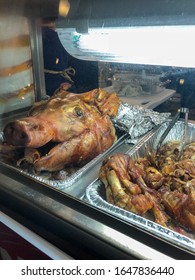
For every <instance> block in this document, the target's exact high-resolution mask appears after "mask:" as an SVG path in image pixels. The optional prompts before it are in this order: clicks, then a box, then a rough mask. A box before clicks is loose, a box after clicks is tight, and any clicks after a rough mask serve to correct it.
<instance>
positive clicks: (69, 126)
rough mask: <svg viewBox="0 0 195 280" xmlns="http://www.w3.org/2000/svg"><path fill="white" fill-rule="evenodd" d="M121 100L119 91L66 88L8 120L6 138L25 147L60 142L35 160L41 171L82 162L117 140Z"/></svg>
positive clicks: (8, 141)
mask: <svg viewBox="0 0 195 280" xmlns="http://www.w3.org/2000/svg"><path fill="white" fill-rule="evenodd" d="M120 103H121V101H120V99H119V98H118V97H117V95H116V94H115V93H107V92H106V91H104V90H102V89H94V90H92V91H90V92H86V93H83V94H74V93H70V92H67V91H66V90H64V89H63V88H62V89H60V90H59V92H58V93H56V94H55V95H54V96H53V97H51V98H50V99H49V100H44V101H41V102H37V103H35V105H34V106H33V107H32V109H31V110H30V112H29V116H28V117H25V118H21V119H18V120H15V121H13V122H10V123H8V124H7V125H6V126H5V128H4V131H3V133H4V140H5V142H6V143H7V144H9V145H13V146H18V147H24V148H27V147H28V148H41V147H43V146H44V145H46V144H47V143H49V142H53V143H56V145H55V146H54V147H52V149H51V150H50V151H49V152H47V153H46V154H43V155H42V157H40V159H38V160H36V161H35V162H34V166H35V169H36V170H37V171H42V170H47V171H57V170H61V169H62V168H63V167H64V166H65V165H68V164H78V163H79V164H82V162H86V161H87V160H89V159H91V158H93V157H94V156H96V155H98V154H100V153H101V152H103V151H105V150H106V149H107V148H109V147H110V146H111V145H112V144H113V143H114V142H115V141H116V134H115V128H114V126H113V123H112V121H111V117H115V116H116V114H117V112H118V108H119V106H120Z"/></svg>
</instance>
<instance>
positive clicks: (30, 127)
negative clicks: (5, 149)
mask: <svg viewBox="0 0 195 280" xmlns="http://www.w3.org/2000/svg"><path fill="white" fill-rule="evenodd" d="M3 134H4V140H5V142H6V143H7V144H9V145H13V146H20V147H31V148H38V147H41V146H43V145H45V144H46V143H48V142H49V141H51V140H52V138H53V131H52V129H51V127H50V125H49V124H47V122H45V121H41V120H40V119H35V118H34V119H33V118H28V119H27V120H26V119H21V120H17V121H14V122H10V123H9V124H7V125H6V126H5V128H4V131H3Z"/></svg>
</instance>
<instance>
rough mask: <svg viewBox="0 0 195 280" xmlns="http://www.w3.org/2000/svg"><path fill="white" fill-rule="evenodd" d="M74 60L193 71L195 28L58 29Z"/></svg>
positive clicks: (194, 61) (194, 64)
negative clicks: (171, 67)
mask: <svg viewBox="0 0 195 280" xmlns="http://www.w3.org/2000/svg"><path fill="white" fill-rule="evenodd" d="M57 32H58V34H59V38H60V40H61V42H62V44H63V46H64V47H65V49H66V50H67V51H68V52H69V53H70V54H71V55H73V56H75V57H77V58H80V59H85V60H96V61H110V62H123V63H125V62H126V63H133V64H147V65H166V66H178V67H195V55H194V50H195V26H145V27H143V26H142V27H130V28H128V27H126V28H125V27H124V28H93V29H92V28H91V29H90V28H89V32H88V33H87V34H79V33H77V32H76V31H75V29H63V28H59V29H57Z"/></svg>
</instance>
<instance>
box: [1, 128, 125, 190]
mask: <svg viewBox="0 0 195 280" xmlns="http://www.w3.org/2000/svg"><path fill="white" fill-rule="evenodd" d="M116 134H117V136H118V140H117V141H116V142H115V143H114V144H113V145H112V146H111V147H110V148H109V149H108V150H106V151H105V152H104V153H102V154H100V155H98V156H97V157H95V158H94V159H92V160H91V161H90V162H88V163H87V164H85V165H84V166H83V167H81V168H69V169H68V168H67V170H68V171H67V175H66V177H65V179H63V180H54V179H50V177H51V173H49V172H48V173H47V172H45V173H42V174H41V175H34V174H31V173H30V172H27V171H25V170H23V169H22V168H19V167H16V166H14V165H12V164H9V163H6V162H4V161H3V160H1V159H0V161H1V164H3V165H4V166H6V167H8V168H11V169H14V170H15V171H17V172H19V173H21V174H23V175H25V176H27V177H29V178H31V179H33V180H35V181H38V182H41V183H43V184H46V185H49V186H51V187H54V188H57V189H59V190H65V189H67V188H68V187H70V186H72V185H73V184H74V183H75V182H77V181H78V179H80V178H81V177H82V175H84V174H85V173H86V172H87V171H88V170H89V169H91V168H92V167H93V166H95V165H96V164H97V163H98V162H101V161H102V160H103V159H104V158H105V157H106V156H107V155H108V154H109V153H111V152H112V151H113V150H114V149H115V148H117V147H118V146H120V145H121V144H122V143H123V142H124V141H125V140H126V139H128V138H129V135H128V134H127V133H125V132H124V131H120V130H119V129H116ZM0 139H1V140H3V133H1V135H0ZM64 170H65V171H66V169H64Z"/></svg>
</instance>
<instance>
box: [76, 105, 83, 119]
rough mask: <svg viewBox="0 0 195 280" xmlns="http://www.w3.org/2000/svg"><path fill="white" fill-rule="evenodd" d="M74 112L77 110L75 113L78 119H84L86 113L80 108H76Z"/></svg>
mask: <svg viewBox="0 0 195 280" xmlns="http://www.w3.org/2000/svg"><path fill="white" fill-rule="evenodd" d="M74 110H75V113H76V115H77V116H78V117H83V115H84V113H83V111H82V110H81V108H80V107H75V108H74Z"/></svg>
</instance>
